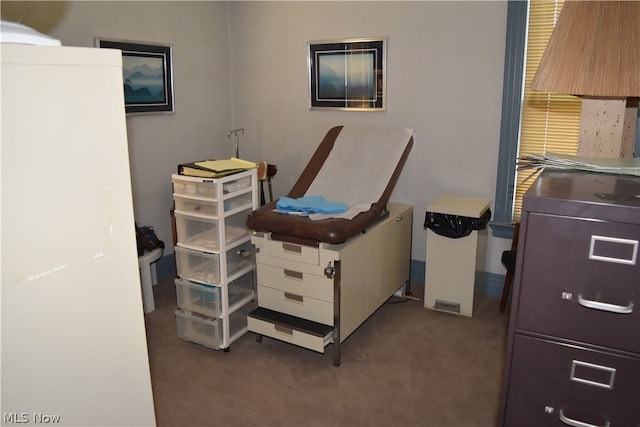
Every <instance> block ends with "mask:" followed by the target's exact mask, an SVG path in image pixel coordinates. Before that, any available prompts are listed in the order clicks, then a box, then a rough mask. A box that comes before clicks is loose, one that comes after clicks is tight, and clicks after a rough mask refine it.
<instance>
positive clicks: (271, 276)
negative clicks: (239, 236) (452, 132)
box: [247, 126, 413, 366]
mask: <svg viewBox="0 0 640 427" xmlns="http://www.w3.org/2000/svg"><path fill="white" fill-rule="evenodd" d="M412 145H413V137H412V130H411V129H399V128H386V127H371V126H345V127H343V126H337V127H334V128H332V129H330V130H329V131H328V132H327V134H326V136H325V137H324V139H323V140H322V142H321V143H320V145H319V146H318V148H317V149H316V151H315V153H314V154H313V156H312V158H311V160H310V161H309V163H308V164H307V166H306V168H305V169H304V170H303V172H302V174H301V175H300V177H299V178H298V181H297V182H296V183H295V184H294V186H293V188H292V189H291V191H290V192H289V194H287V197H290V198H300V197H303V196H309V195H322V196H324V197H325V198H326V199H328V200H334V201H342V202H345V203H347V205H348V206H349V209H348V211H347V212H346V213H344V214H337V215H327V214H318V215H310V216H297V215H290V214H286V213H281V212H278V211H276V203H277V201H273V202H271V203H268V204H266V205H264V206H263V207H261V208H259V209H257V210H256V211H254V212H252V213H251V214H250V215H249V217H248V219H247V225H248V227H249V228H250V229H252V230H253V235H252V238H251V242H252V243H253V245H254V246H255V248H256V263H257V287H258V308H257V309H255V310H254V311H252V312H251V313H249V316H248V326H249V330H250V331H252V332H254V333H256V334H257V335H256V340H257V341H258V342H261V341H262V337H263V336H268V337H271V338H275V339H278V340H281V341H284V342H288V343H291V344H295V345H298V346H301V347H304V348H307V349H310V350H314V351H317V352H320V353H324V349H325V347H326V346H328V345H329V344H333V363H334V366H339V365H340V345H341V343H342V342H343V341H344V340H345V339H346V338H347V337H348V336H349V335H350V334H351V333H352V332H353V331H354V330H355V329H356V328H358V326H360V325H361V324H362V323H363V322H364V321H365V320H367V318H369V316H371V315H372V314H373V312H375V311H376V310H377V309H378V308H379V307H380V306H381V305H382V304H384V302H385V301H386V300H387V299H389V298H390V297H391V296H392V295H393V294H394V293H395V292H396V291H397V290H398V289H400V288H401V287H402V286H403V284H405V283H408V281H409V278H410V271H409V268H410V258H411V228H412V220H413V208H412V207H411V206H410V205H405V204H398V203H388V199H389V197H390V195H391V192H392V191H393V188H394V186H395V184H396V182H397V180H398V178H399V176H400V172H401V171H402V168H403V166H404V164H405V162H406V159H407V157H408V155H409V152H410V150H411V147H412Z"/></svg>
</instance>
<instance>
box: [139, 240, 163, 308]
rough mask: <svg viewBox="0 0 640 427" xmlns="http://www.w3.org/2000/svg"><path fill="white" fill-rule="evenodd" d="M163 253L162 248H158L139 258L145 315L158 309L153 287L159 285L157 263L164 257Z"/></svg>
mask: <svg viewBox="0 0 640 427" xmlns="http://www.w3.org/2000/svg"><path fill="white" fill-rule="evenodd" d="M163 252H164V250H163V249H162V248H157V249H154V250H152V251H151V252H145V253H144V255H142V256H139V257H138V267H139V268H140V285H141V286H142V307H143V309H144V312H145V313H151V312H152V311H153V310H155V309H156V305H155V303H154V301H153V286H154V285H157V284H158V275H157V273H156V265H155V262H156V261H157V260H159V259H160V258H161V257H162V253H163Z"/></svg>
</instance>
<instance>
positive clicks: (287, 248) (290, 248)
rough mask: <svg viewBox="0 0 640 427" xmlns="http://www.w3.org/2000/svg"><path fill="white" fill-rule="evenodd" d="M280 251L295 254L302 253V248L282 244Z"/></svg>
mask: <svg viewBox="0 0 640 427" xmlns="http://www.w3.org/2000/svg"><path fill="white" fill-rule="evenodd" d="M282 250H283V251H285V252H294V253H296V254H301V253H302V246H300V245H292V244H291V243H283V244H282Z"/></svg>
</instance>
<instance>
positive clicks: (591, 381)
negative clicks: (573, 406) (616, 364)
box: [569, 360, 616, 390]
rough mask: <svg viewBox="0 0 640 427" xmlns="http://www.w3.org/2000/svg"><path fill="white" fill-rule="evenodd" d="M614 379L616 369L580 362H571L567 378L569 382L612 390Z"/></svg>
mask: <svg viewBox="0 0 640 427" xmlns="http://www.w3.org/2000/svg"><path fill="white" fill-rule="evenodd" d="M615 377H616V368H610V367H609V366H602V365H596V364H594V363H588V362H582V361H580V360H573V361H572V362H571V375H570V376H569V379H570V380H571V381H574V382H577V383H582V384H587V385H591V386H594V387H601V388H606V389H608V390H612V389H613V382H614V380H615Z"/></svg>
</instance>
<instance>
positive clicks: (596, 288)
mask: <svg viewBox="0 0 640 427" xmlns="http://www.w3.org/2000/svg"><path fill="white" fill-rule="evenodd" d="M526 234H527V236H535V239H533V238H530V239H527V241H526V243H525V250H524V254H525V256H524V261H523V267H522V276H521V281H522V284H521V294H520V298H519V300H520V304H519V310H518V317H517V320H516V328H518V329H519V330H529V331H534V332H539V333H545V334H549V335H555V336H560V337H565V338H568V339H574V340H578V341H582V342H589V343H593V344H596V345H602V346H608V347H615V348H620V349H623V350H627V351H633V352H639V353H640V327H637V325H640V262H639V261H638V241H640V225H632V224H622V223H611V222H605V221H593V220H585V219H580V218H568V217H561V216H552V215H540V214H530V215H529V218H528V224H527V230H526Z"/></svg>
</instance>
